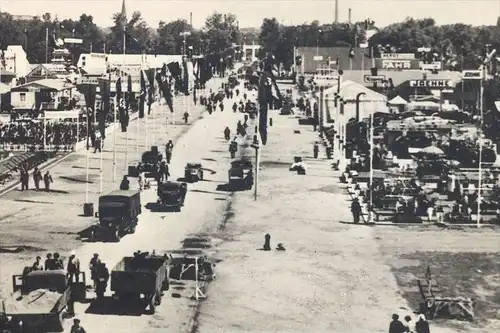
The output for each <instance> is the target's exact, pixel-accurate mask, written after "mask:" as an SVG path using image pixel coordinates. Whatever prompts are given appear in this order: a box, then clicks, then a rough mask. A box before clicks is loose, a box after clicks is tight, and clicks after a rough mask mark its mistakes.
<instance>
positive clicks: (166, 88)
mask: <svg viewBox="0 0 500 333" xmlns="http://www.w3.org/2000/svg"><path fill="white" fill-rule="evenodd" d="M156 82H158V87H159V89H160V91H161V93H162V95H163V98H165V101H166V102H167V105H168V108H169V109H170V112H172V113H173V112H174V107H173V101H172V99H173V96H172V92H171V91H170V83H169V82H168V78H167V65H166V64H164V65H163V67H162V68H161V70H160V72H159V73H157V74H156Z"/></svg>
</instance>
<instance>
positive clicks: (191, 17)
mask: <svg viewBox="0 0 500 333" xmlns="http://www.w3.org/2000/svg"><path fill="white" fill-rule="evenodd" d="M189 25H190V26H191V27H192V26H193V12H190V13H189Z"/></svg>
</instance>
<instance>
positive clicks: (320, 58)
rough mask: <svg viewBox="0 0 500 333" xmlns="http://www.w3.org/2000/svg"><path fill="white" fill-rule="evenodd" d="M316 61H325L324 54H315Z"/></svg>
mask: <svg viewBox="0 0 500 333" xmlns="http://www.w3.org/2000/svg"><path fill="white" fill-rule="evenodd" d="M313 60H314V61H323V56H314V58H313Z"/></svg>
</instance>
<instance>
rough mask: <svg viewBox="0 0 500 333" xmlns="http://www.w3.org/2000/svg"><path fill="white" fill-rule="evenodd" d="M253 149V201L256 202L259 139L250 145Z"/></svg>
mask: <svg viewBox="0 0 500 333" xmlns="http://www.w3.org/2000/svg"><path fill="white" fill-rule="evenodd" d="M251 147H252V148H253V149H255V177H254V184H253V199H254V200H255V201H257V189H258V187H259V163H260V161H259V150H260V144H259V139H257V140H256V141H255V143H253V144H252V145H251Z"/></svg>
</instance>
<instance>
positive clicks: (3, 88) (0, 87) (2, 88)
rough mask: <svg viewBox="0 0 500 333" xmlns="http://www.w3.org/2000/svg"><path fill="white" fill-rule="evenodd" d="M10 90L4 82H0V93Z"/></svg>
mask: <svg viewBox="0 0 500 333" xmlns="http://www.w3.org/2000/svg"><path fill="white" fill-rule="evenodd" d="M9 92H10V87H9V86H8V85H6V84H5V83H0V94H7V93H9Z"/></svg>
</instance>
